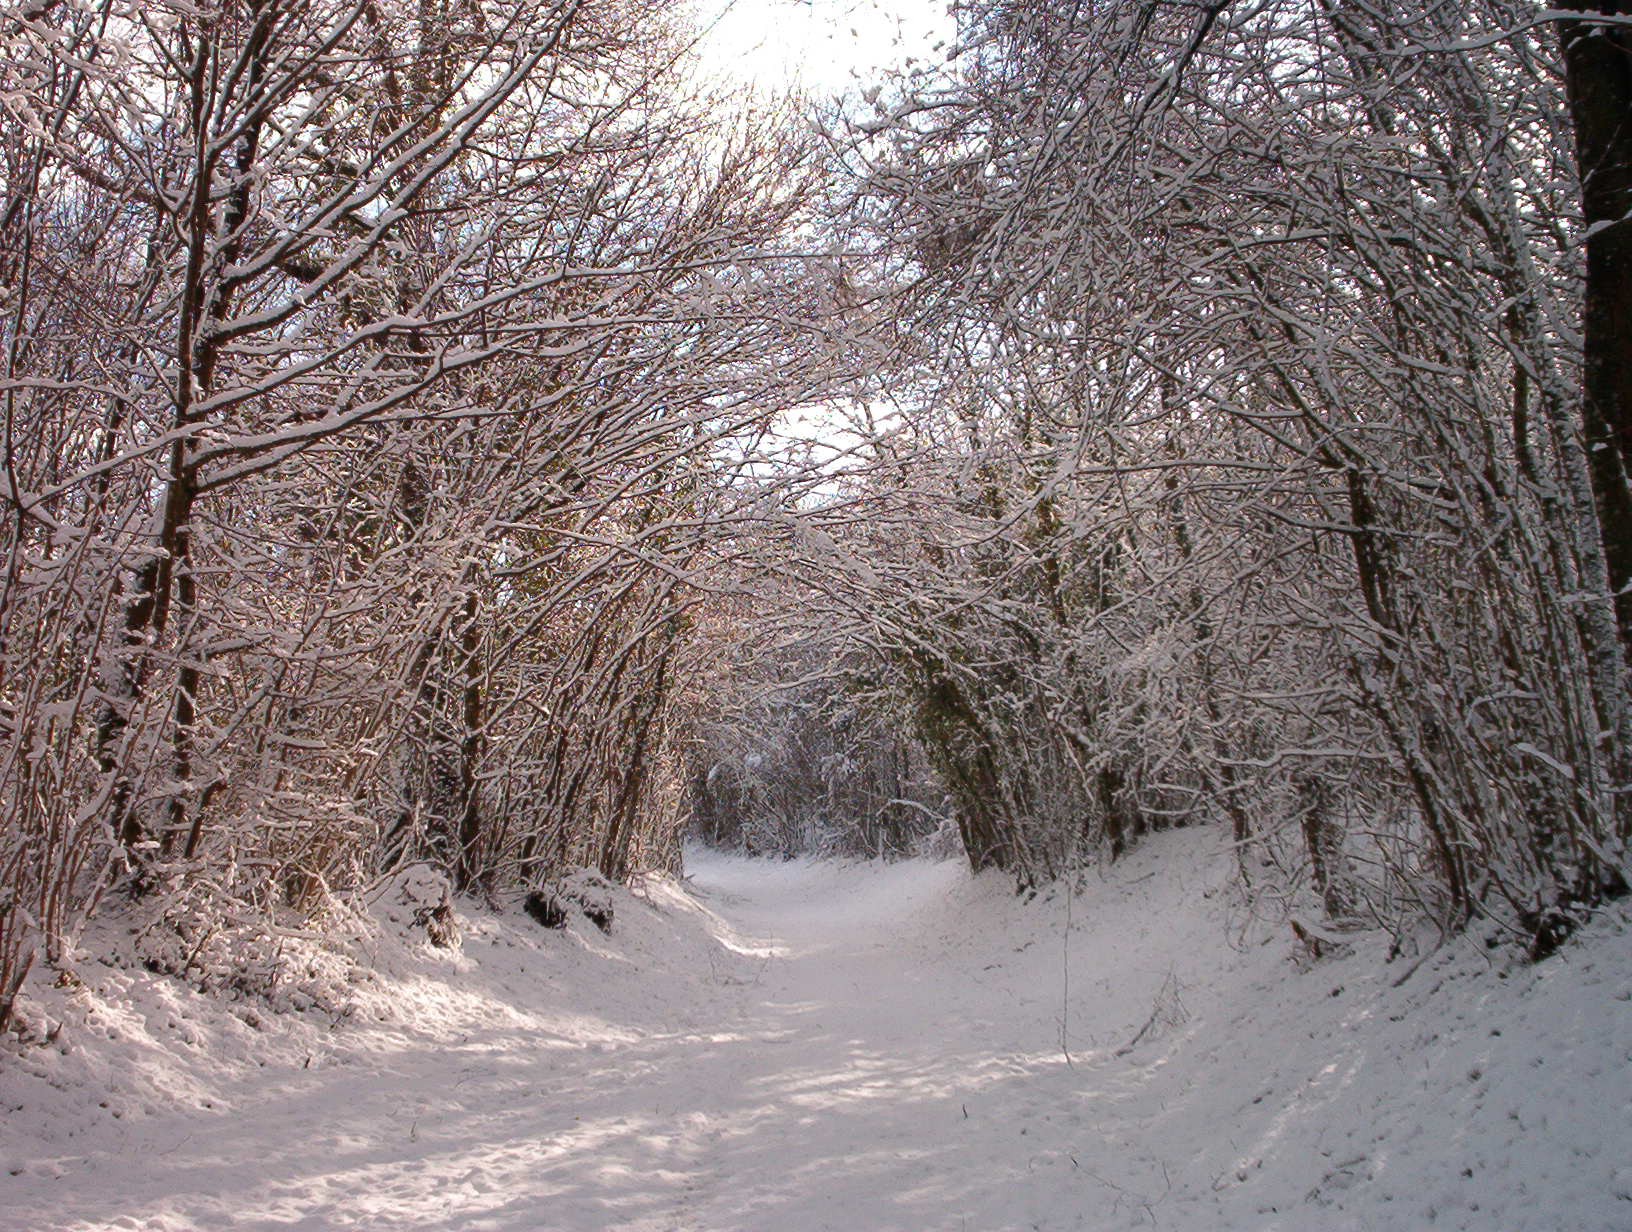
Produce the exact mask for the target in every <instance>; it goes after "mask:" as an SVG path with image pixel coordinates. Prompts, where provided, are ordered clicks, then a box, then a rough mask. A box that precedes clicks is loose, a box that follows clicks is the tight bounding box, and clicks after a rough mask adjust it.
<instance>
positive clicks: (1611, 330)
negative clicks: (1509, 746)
mask: <svg viewBox="0 0 1632 1232" xmlns="http://www.w3.org/2000/svg"><path fill="white" fill-rule="evenodd" d="M1559 7H1560V8H1563V9H1569V10H1573V11H1575V12H1580V13H1602V14H1604V15H1605V16H1610V17H1619V18H1621V19H1623V21H1624V20H1625V19H1627V18H1629V17H1632V0H1564V3H1562V4H1561V5H1560V6H1559ZM1559 35H1560V41H1561V42H1562V44H1563V52H1564V82H1565V86H1566V89H1567V90H1568V93H1569V100H1570V114H1571V118H1572V119H1573V120H1574V122H1575V150H1576V164H1577V170H1578V173H1579V175H1580V178H1581V213H1582V221H1583V223H1585V225H1586V245H1585V246H1586V254H1587V281H1586V292H1585V299H1584V301H1583V304H1582V312H1581V317H1582V320H1581V325H1582V343H1583V352H1582V362H1583V380H1582V391H1581V392H1582V426H1583V428H1584V430H1585V431H1584V435H1585V438H1586V444H1587V455H1588V459H1589V462H1590V465H1591V468H1592V486H1593V496H1594V497H1595V498H1596V500H1597V505H1598V519H1599V525H1600V529H1601V532H1602V534H1603V540H1604V554H1605V556H1606V558H1607V560H1608V565H1609V580H1610V585H1611V586H1612V587H1613V588H1614V590H1615V612H1616V621H1617V624H1618V625H1619V626H1620V633H1621V640H1622V642H1623V644H1626V645H1632V484H1629V481H1632V26H1628V25H1625V24H1616V23H1613V22H1607V21H1592V20H1587V19H1582V20H1570V21H1564V22H1560V23H1559Z"/></svg>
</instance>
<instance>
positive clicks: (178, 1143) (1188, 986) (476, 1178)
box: [0, 831, 1632, 1232]
mask: <svg viewBox="0 0 1632 1232" xmlns="http://www.w3.org/2000/svg"><path fill="white" fill-rule="evenodd" d="M1228 865H1229V861H1228V858H1227V857H1226V856H1225V855H1224V854H1223V852H1222V849H1221V844H1220V841H1219V839H1218V837H1217V836H1216V835H1213V834H1209V833H1207V832H1202V831H1192V832H1183V833H1176V834H1169V835H1164V836H1158V837H1157V838H1155V839H1153V840H1151V841H1149V842H1148V843H1147V844H1146V845H1144V846H1143V847H1142V848H1141V849H1140V850H1139V851H1138V852H1136V853H1135V854H1134V855H1133V856H1131V857H1130V858H1128V859H1126V860H1124V861H1122V862H1120V863H1118V864H1117V865H1115V866H1114V867H1112V868H1109V869H1106V870H1101V871H1096V872H1090V873H1088V875H1087V878H1086V883H1085V888H1084V890H1083V893H1082V894H1081V895H1080V896H1078V897H1077V898H1076V899H1075V900H1074V901H1073V902H1070V903H1067V901H1066V898H1065V896H1064V895H1063V894H1062V895H1056V896H1054V897H1049V896H1043V897H1041V898H1038V899H1035V900H1033V901H1030V902H1022V901H1020V900H1018V899H1016V898H1015V897H1014V895H1013V894H1012V893H1010V892H1009V890H1008V887H1007V886H1006V884H1005V883H1004V882H1003V881H1002V880H1001V879H1000V878H996V877H981V878H971V877H970V876H969V875H968V874H967V873H966V872H965V871H964V870H963V869H962V868H961V866H960V865H958V864H956V863H944V864H933V863H924V862H909V863H905V864H899V865H894V866H882V865H841V864H821V863H810V862H793V863H787V864H780V863H770V862H765V861H749V860H740V859H728V858H722V857H719V856H717V855H708V854H704V853H693V859H692V864H691V867H692V876H691V878H689V879H688V884H687V889H689V890H690V891H691V892H690V893H688V892H686V890H685V889H682V888H681V887H679V886H676V885H674V884H673V883H670V882H663V881H654V882H651V883H649V884H648V885H647V886H645V887H644V889H643V890H642V891H641V892H640V893H639V894H638V895H628V894H621V895H619V897H618V899H617V913H618V914H617V920H616V923H615V924H614V927H613V930H612V934H611V935H610V936H602V935H601V934H600V933H599V932H598V931H597V930H595V929H594V928H593V927H591V926H590V925H589V924H588V923H587V922H585V921H578V922H577V923H575V924H574V925H573V926H572V927H571V928H570V929H569V931H567V932H565V933H553V932H545V931H543V930H541V929H539V928H537V927H536V926H535V925H534V924H533V923H532V922H531V921H530V920H529V919H527V918H526V917H525V916H524V915H522V914H521V913H520V912H519V911H518V912H515V913H512V914H491V913H486V912H482V911H478V910H476V909H474V908H470V909H468V910H467V911H466V912H465V913H464V919H463V923H464V939H463V943H462V947H461V949H460V950H459V951H457V952H455V953H448V952H441V951H433V950H431V949H429V948H428V947H425V946H423V945H415V944H408V943H405V942H403V941H401V940H400V939H399V938H398V937H397V935H396V934H394V933H392V932H390V931H389V930H386V931H385V932H382V933H381V934H380V935H379V936H378V937H377V938H376V940H375V943H374V944H375V945H376V947H377V952H376V954H375V971H374V973H373V975H372V977H371V978H367V979H363V980H360V981H359V982H357V983H356V984H355V986H354V987H353V988H352V989H351V993H350V997H351V1005H352V1009H351V1012H350V1013H349V1014H348V1013H342V1012H340V1010H339V1007H337V1006H336V1007H331V1009H330V1010H328V1011H326V1010H325V1009H324V1008H323V1007H322V1006H320V1005H319V1006H313V1007H312V1008H310V1009H307V1010H306V1011H305V1012H303V1013H293V1014H291V1013H285V1014H271V1013H269V1012H268V1011H266V1010H265V1009H264V1007H263V1008H257V1006H256V1005H255V1004H254V1003H253V1002H249V1001H240V1002H236V1003H234V1002H224V1001H221V1000H216V999H209V998H205V997H202V996H200V995H199V994H196V993H193V992H191V991H189V990H187V989H186V988H185V987H183V986H182V985H181V984H179V983H177V982H175V981H173V980H168V979H164V978H161V977H156V976H152V975H149V974H147V973H146V972H142V971H140V970H136V971H132V970H128V969H122V968H116V967H110V966H105V965H102V964H99V963H96V962H94V961H89V960H87V961H86V962H83V963H82V964H81V965H80V967H79V968H78V974H79V976H80V977H81V978H82V980H83V984H82V985H81V986H79V987H68V988H62V989H55V988H42V989H36V990H35V991H34V993H33V995H32V999H31V1001H30V1006H29V1015H30V1018H31V1020H32V1021H33V1022H34V1023H36V1024H37V1027H41V1028H45V1029H47V1030H49V1029H50V1028H51V1027H55V1026H56V1025H57V1024H59V1023H60V1024H62V1025H61V1028H60V1030H58V1031H57V1032H56V1035H55V1039H54V1042H53V1043H51V1044H49V1045H47V1044H44V1043H40V1042H35V1043H32V1044H29V1045H27V1046H24V1047H21V1048H17V1047H15V1046H11V1047H8V1049H7V1051H6V1052H5V1053H4V1054H3V1055H0V1228H4V1229H7V1230H11V1229H16V1230H19V1232H21V1230H31V1232H32V1230H38V1232H48V1230H66V1229H78V1230H85V1229H101V1228H122V1229H126V1228H128V1229H141V1230H143V1232H149V1230H151V1232H176V1230H180V1229H189V1230H200V1232H202V1230H209V1232H214V1230H216V1229H226V1228H263V1229H291V1228H304V1229H314V1230H315V1229H392V1230H398V1229H402V1230H407V1229H458V1230H466V1229H468V1230H470V1232H501V1230H503V1232H522V1230H527V1232H542V1230H550V1232H578V1230H584V1232H598V1230H601V1229H627V1230H629V1232H725V1230H728V1229H729V1230H734V1232H737V1230H740V1232H807V1230H808V1232H814V1230H816V1229H833V1230H835V1232H883V1230H885V1229H899V1230H900V1232H928V1230H943V1229H944V1230H946V1232H964V1230H969V1232H986V1230H993V1232H995V1230H999V1229H1031V1228H1036V1229H1052V1230H1062V1232H1063V1230H1065V1229H1121V1228H1133V1227H1147V1226H1148V1227H1158V1228H1170V1229H1171V1228H1176V1229H1195V1230H1197V1232H1201V1230H1207V1232H1215V1230H1218V1232H1224V1230H1229V1229H1255V1230H1257V1229H1262V1230H1270V1229H1298V1230H1301V1229H1316V1230H1341V1229H1424V1228H1440V1227H1443V1228H1462V1229H1493V1230H1494V1229H1500V1230H1502V1232H1524V1230H1527V1229H1534V1230H1537V1232H1542V1230H1545V1232H1562V1230H1564V1229H1572V1230H1588V1232H1590V1230H1603V1232H1610V1230H1613V1229H1632V1147H1629V1146H1628V1144H1629V1143H1632V947H1629V946H1628V945H1627V933H1628V929H1627V921H1626V918H1625V914H1624V913H1621V914H1619V915H1617V916H1616V917H1615V918H1613V919H1605V920H1601V921H1600V922H1599V923H1598V924H1596V925H1595V926H1594V927H1593V929H1592V930H1590V935H1589V936H1587V937H1586V938H1585V940H1584V941H1583V942H1581V943H1580V944H1577V945H1573V946H1570V947H1567V948H1566V950H1565V951H1564V952H1563V953H1562V954H1561V955H1560V956H1559V957H1556V958H1554V959H1551V960H1549V961H1548V962H1546V963H1543V964H1541V965H1539V966H1534V967H1532V966H1527V965H1522V964H1519V963H1516V962H1514V961H1513V960H1512V959H1511V958H1509V957H1508V956H1506V955H1505V954H1503V953H1500V952H1487V951H1486V950H1484V949H1483V948H1482V947H1480V946H1479V945H1478V944H1477V939H1476V938H1469V939H1464V940H1458V941H1455V942H1452V943H1450V944H1448V945H1446V946H1444V947H1443V948H1442V949H1440V950H1439V951H1437V952H1434V953H1431V954H1430V955H1429V957H1427V958H1426V960H1425V961H1422V962H1421V964H1420V966H1418V967H1417V968H1416V969H1415V970H1414V971H1412V972H1410V974H1409V976H1408V978H1406V979H1404V981H1403V983H1400V984H1399V986H1398V987H1395V986H1394V985H1395V983H1396V982H1397V981H1399V980H1400V978H1401V977H1402V976H1404V975H1406V974H1407V971H1408V969H1409V967H1410V963H1409V961H1408V960H1406V959H1398V960H1396V961H1394V962H1392V963H1389V962H1385V954H1384V951H1385V948H1386V946H1385V943H1384V942H1383V941H1382V940H1381V939H1376V938H1369V937H1362V938H1359V939H1357V940H1356V941H1355V942H1354V945H1353V950H1352V953H1350V954H1348V955H1346V956H1343V957H1339V958H1335V959H1333V958H1328V959H1326V960H1324V961H1321V962H1318V963H1315V964H1313V965H1310V964H1308V963H1307V962H1300V961H1295V959H1296V958H1297V954H1298V948H1299V947H1298V946H1297V945H1296V944H1295V943H1294V942H1293V940H1292V938H1291V935H1290V933H1289V931H1288V930H1287V928H1286V926H1285V925H1284V924H1274V925H1269V924H1252V923H1251V922H1250V921H1248V920H1247V919H1246V917H1245V916H1244V914H1243V913H1242V911H1241V909H1240V904H1239V903H1238V902H1237V900H1236V897H1235V894H1234V891H1233V890H1232V889H1231V888H1230V878H1229V868H1228ZM1068 917H1069V918H1068ZM1068 925H1069V927H1068ZM1135 1039H1137V1040H1138V1042H1137V1043H1136V1044H1133V1046H1132V1047H1131V1048H1130V1047H1129V1045H1130V1044H1132V1043H1133V1041H1134V1040H1135ZM1067 1052H1069V1057H1068V1056H1067Z"/></svg>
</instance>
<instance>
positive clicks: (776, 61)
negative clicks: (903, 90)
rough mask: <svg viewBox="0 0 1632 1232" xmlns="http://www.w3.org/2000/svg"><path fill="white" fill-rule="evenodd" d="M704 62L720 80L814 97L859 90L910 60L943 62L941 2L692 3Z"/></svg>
mask: <svg viewBox="0 0 1632 1232" xmlns="http://www.w3.org/2000/svg"><path fill="white" fill-rule="evenodd" d="M697 5H698V11H699V13H700V15H701V24H703V25H704V26H706V25H708V23H709V21H710V19H711V18H714V17H716V16H718V18H719V20H718V22H717V24H715V25H714V27H713V28H712V30H711V32H710V33H709V35H708V37H707V38H706V39H705V42H704V48H703V56H704V60H705V62H706V63H708V64H710V65H712V66H713V67H714V68H715V70H716V71H717V72H718V73H719V74H720V75H721V76H722V77H724V78H726V79H727V80H730V79H733V78H734V79H736V80H740V81H742V82H744V83H745V84H758V85H760V86H763V87H765V88H767V89H772V90H775V89H779V88H783V87H786V86H803V87H804V88H806V89H807V90H810V91H812V92H814V93H818V94H835V93H839V92H841V91H844V90H847V89H853V88H859V87H865V86H866V85H868V84H869V83H870V82H872V81H873V80H875V79H876V78H877V77H878V76H879V74H880V71H881V70H882V69H885V68H888V67H890V66H892V65H899V64H902V63H904V62H905V61H906V60H908V59H909V58H911V59H917V60H920V61H922V60H927V59H930V58H936V59H940V58H944V57H945V55H946V48H947V47H948V46H950V44H951V36H952V19H951V17H950V16H948V15H947V11H946V8H947V0H697Z"/></svg>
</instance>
